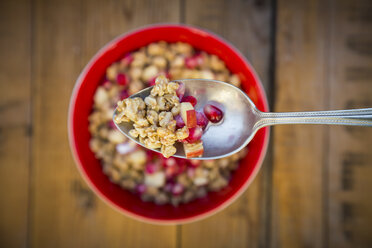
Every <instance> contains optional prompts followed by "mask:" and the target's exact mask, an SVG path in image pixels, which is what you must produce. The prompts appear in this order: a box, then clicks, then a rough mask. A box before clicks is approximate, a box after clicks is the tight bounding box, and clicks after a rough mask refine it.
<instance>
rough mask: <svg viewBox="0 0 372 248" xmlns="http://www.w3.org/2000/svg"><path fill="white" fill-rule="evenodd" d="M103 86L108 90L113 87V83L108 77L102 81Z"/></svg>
mask: <svg viewBox="0 0 372 248" xmlns="http://www.w3.org/2000/svg"><path fill="white" fill-rule="evenodd" d="M102 86H103V87H104V88H105V89H106V90H108V89H110V88H111V86H112V83H111V82H110V81H109V80H107V79H106V80H105V81H104V82H103V83H102Z"/></svg>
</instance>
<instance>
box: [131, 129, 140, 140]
mask: <svg viewBox="0 0 372 248" xmlns="http://www.w3.org/2000/svg"><path fill="white" fill-rule="evenodd" d="M129 135H130V136H132V137H133V138H137V137H138V135H139V133H138V131H137V130H136V129H131V130H130V131H129Z"/></svg>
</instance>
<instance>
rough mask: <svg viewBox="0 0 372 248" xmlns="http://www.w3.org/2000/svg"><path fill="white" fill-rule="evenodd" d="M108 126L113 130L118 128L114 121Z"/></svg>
mask: <svg viewBox="0 0 372 248" xmlns="http://www.w3.org/2000/svg"><path fill="white" fill-rule="evenodd" d="M108 125H109V127H110V128H111V129H115V128H116V125H115V123H114V121H113V120H110V121H109V123H108Z"/></svg>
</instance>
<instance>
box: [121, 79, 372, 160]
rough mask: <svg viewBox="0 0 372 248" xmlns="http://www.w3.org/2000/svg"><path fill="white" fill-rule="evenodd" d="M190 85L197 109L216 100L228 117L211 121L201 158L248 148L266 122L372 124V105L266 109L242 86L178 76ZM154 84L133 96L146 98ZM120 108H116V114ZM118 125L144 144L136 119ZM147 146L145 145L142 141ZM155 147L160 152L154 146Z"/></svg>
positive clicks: (180, 151)
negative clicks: (281, 110) (136, 134)
mask: <svg viewBox="0 0 372 248" xmlns="http://www.w3.org/2000/svg"><path fill="white" fill-rule="evenodd" d="M177 82H183V83H184V84H185V86H186V93H187V94H188V95H192V96H194V97H195V98H196V99H197V100H198V103H197V105H196V106H195V109H196V110H197V111H202V110H203V107H204V105H205V104H207V103H209V102H215V103H217V104H220V105H221V106H222V107H223V112H224V118H223V121H222V122H221V123H218V124H217V125H214V124H213V125H210V126H208V127H207V129H206V131H205V132H204V134H203V137H202V140H203V145H204V154H203V156H202V157H198V158H193V159H199V160H205V159H217V158H223V157H227V156H230V155H232V154H234V153H236V152H238V151H240V150H241V149H242V148H244V147H245V146H246V145H247V144H248V143H249V142H250V141H251V140H252V138H253V137H254V135H255V134H256V132H257V131H258V130H259V129H260V128H262V127H266V126H271V125H278V124H328V125H353V126H369V127H371V126H372V108H365V109H351V110H336V111H316V112H288V113H266V112H261V111H259V110H258V109H257V108H256V106H255V105H254V104H253V102H252V101H251V100H250V99H249V97H248V96H247V95H246V94H245V93H244V92H243V91H241V90H240V89H239V88H237V87H235V86H233V85H231V84H228V83H225V82H221V81H216V80H205V79H183V80H177ZM151 89H152V87H149V88H146V89H144V90H142V91H140V92H138V93H137V94H134V95H132V96H130V97H131V98H133V97H141V98H142V99H144V98H145V97H146V96H148V95H149V94H150V91H151ZM116 114H117V110H115V112H114V117H115V115H116ZM116 126H117V128H118V129H119V130H120V131H121V132H122V133H123V134H125V135H126V136H127V137H128V138H130V139H131V140H133V141H135V142H137V143H138V144H140V145H142V144H141V143H140V142H139V141H138V140H137V139H134V138H132V137H131V136H130V135H129V134H128V133H129V130H131V129H132V128H133V127H132V123H123V124H119V125H117V124H116ZM142 146H143V145H142ZM176 148H177V153H176V154H175V155H174V157H179V158H185V154H184V152H183V148H182V145H181V144H177V145H176ZM153 151H156V152H160V151H159V150H156V149H154V150H153Z"/></svg>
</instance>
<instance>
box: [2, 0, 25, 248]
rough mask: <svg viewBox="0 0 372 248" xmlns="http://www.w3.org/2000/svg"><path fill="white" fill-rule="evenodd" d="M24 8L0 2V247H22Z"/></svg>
mask: <svg viewBox="0 0 372 248" xmlns="http://www.w3.org/2000/svg"><path fill="white" fill-rule="evenodd" d="M30 20H31V18H30V4H29V1H1V2H0V37H1V39H0V54H1V58H0V71H1V74H0V120H1V122H0V196H1V197H2V199H1V201H0V247H23V246H25V245H26V242H27V230H28V228H27V216H28V212H27V209H28V199H29V198H28V196H29V194H28V187H29V161H30V114H31V113H30V88H31V87H30V76H31V73H30V71H31V64H30V58H31V50H30V45H29V44H30V43H29V42H30V40H31V35H30Z"/></svg>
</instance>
